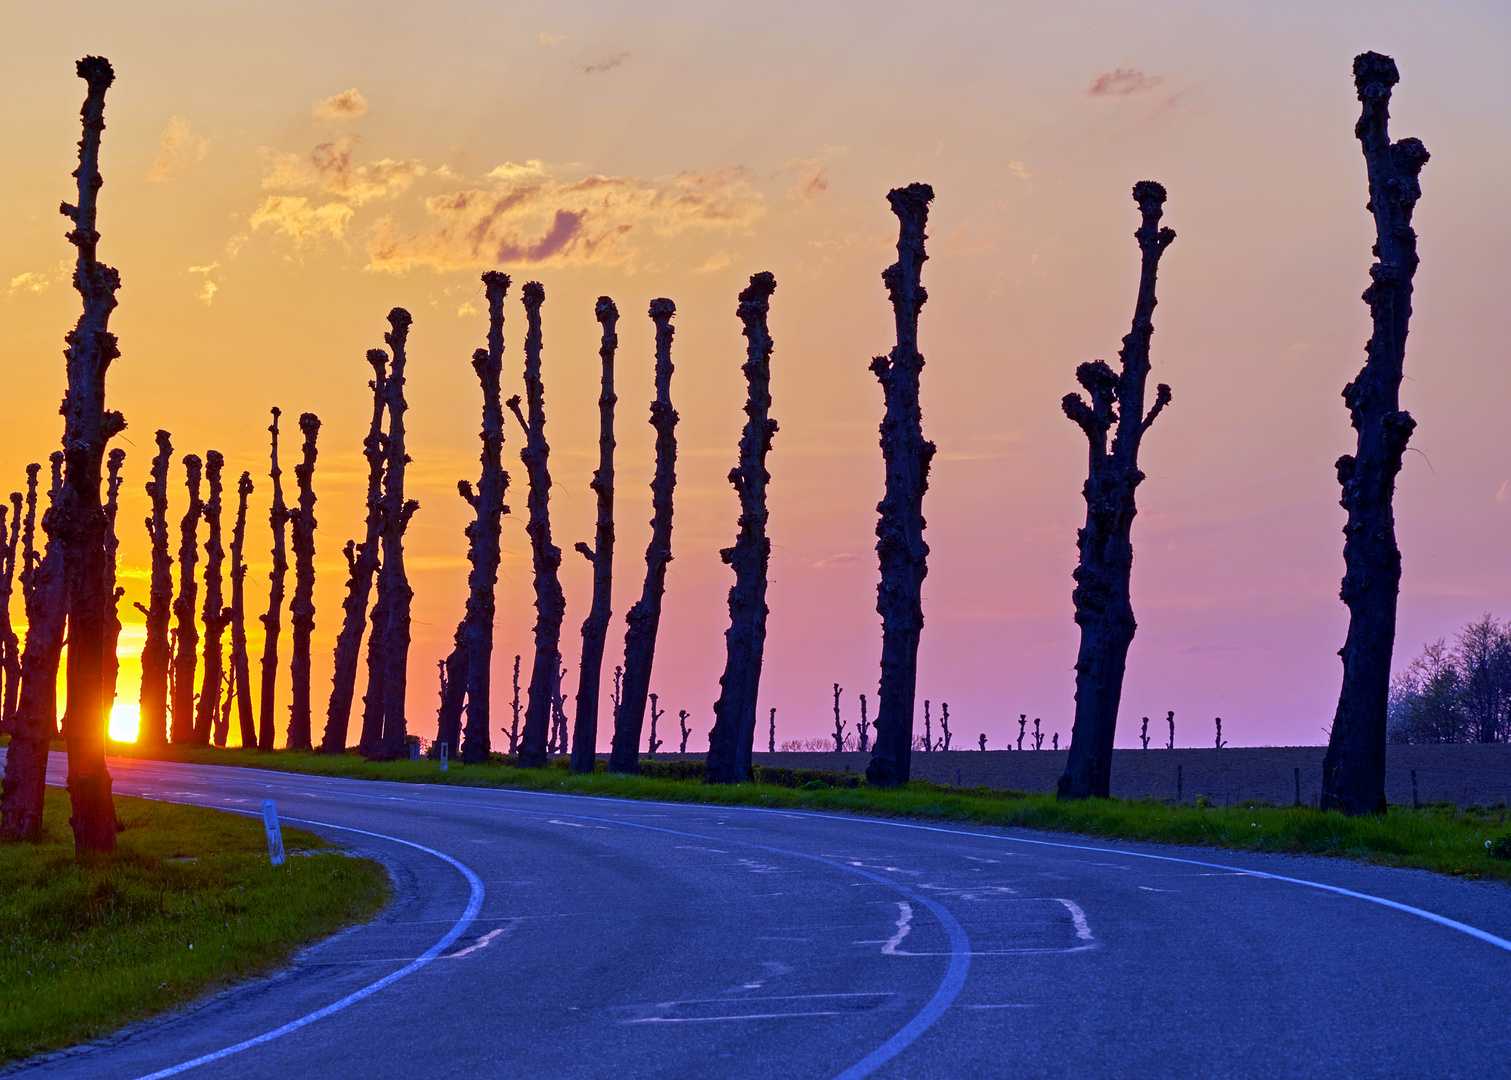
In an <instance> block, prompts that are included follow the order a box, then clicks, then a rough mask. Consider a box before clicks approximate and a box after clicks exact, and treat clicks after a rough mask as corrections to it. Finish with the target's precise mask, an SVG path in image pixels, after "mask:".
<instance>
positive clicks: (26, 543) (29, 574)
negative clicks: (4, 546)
mask: <svg viewBox="0 0 1511 1080" xmlns="http://www.w3.org/2000/svg"><path fill="white" fill-rule="evenodd" d="M41 471H42V466H41V465H39V464H38V463H37V462H35V461H34V462H32V463H31V464H30V465H28V466H27V467H26V523H25V524H24V525H23V526H22V528H21V599H22V600H23V601H25V600H30V599H31V590H32V580H33V578H34V577H35V575H36V572H37V563H38V562H40V561H41V556H40V555H39V554H38V553H37V543H36V540H37V476H38V474H39V473H41Z"/></svg>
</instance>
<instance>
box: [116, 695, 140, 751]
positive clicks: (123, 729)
mask: <svg viewBox="0 0 1511 1080" xmlns="http://www.w3.org/2000/svg"><path fill="white" fill-rule="evenodd" d="M141 726H142V715H141V710H140V709H139V708H138V707H137V705H136V702H134V701H117V702H116V703H115V707H114V708H113V709H111V710H110V737H111V738H112V739H114V740H115V741H116V742H136V735H137V731H138V730H139V729H140V728H141Z"/></svg>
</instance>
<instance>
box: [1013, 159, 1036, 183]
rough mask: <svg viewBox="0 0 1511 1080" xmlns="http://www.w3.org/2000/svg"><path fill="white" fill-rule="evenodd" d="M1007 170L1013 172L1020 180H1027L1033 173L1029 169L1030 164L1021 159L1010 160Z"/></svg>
mask: <svg viewBox="0 0 1511 1080" xmlns="http://www.w3.org/2000/svg"><path fill="white" fill-rule="evenodd" d="M1007 171H1008V172H1010V173H1012V174H1013V175H1014V176H1016V177H1017V178H1018V179H1019V180H1027V179H1028V178H1029V177H1030V176H1032V175H1033V173H1032V172H1030V171H1029V168H1028V166H1027V165H1025V164H1023V162H1021V161H1009V162H1008V163H1007Z"/></svg>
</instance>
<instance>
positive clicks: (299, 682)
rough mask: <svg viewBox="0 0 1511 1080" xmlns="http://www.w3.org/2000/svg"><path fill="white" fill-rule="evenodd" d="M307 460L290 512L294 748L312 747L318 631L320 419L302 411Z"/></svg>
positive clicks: (298, 472)
mask: <svg viewBox="0 0 1511 1080" xmlns="http://www.w3.org/2000/svg"><path fill="white" fill-rule="evenodd" d="M299 431H300V433H301V434H303V436H304V447H303V460H302V461H300V463H299V464H298V465H295V466H294V481H295V483H296V484H297V485H298V487H299V505H298V506H297V507H295V508H294V509H293V510H292V511H290V513H289V523H290V525H291V526H292V529H291V531H292V533H293V536H292V541H293V548H294V596H293V598H292V599H291V600H290V601H289V625H290V628H291V629H292V631H293V642H292V645H291V648H290V654H291V655H290V657H289V676H290V683H291V686H290V690H289V734H288V742H287V743H286V745H287V746H288V748H289V749H290V750H308V749H310V635H311V634H313V633H314V632H315V525H316V522H315V458H316V456H317V454H318V453H319V448H318V447H317V446H316V440H317V439H319V437H320V418H319V417H318V416H316V415H315V414H314V413H302V414H300V417H299Z"/></svg>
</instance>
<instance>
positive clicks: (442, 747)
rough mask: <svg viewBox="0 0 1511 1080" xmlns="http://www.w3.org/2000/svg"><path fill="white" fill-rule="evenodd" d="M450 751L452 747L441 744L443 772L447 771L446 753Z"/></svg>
mask: <svg viewBox="0 0 1511 1080" xmlns="http://www.w3.org/2000/svg"><path fill="white" fill-rule="evenodd" d="M450 749H451V747H450V746H448V745H447V744H446V743H442V744H441V771H442V772H445V771H446V752H447V751H448V750H450Z"/></svg>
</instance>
